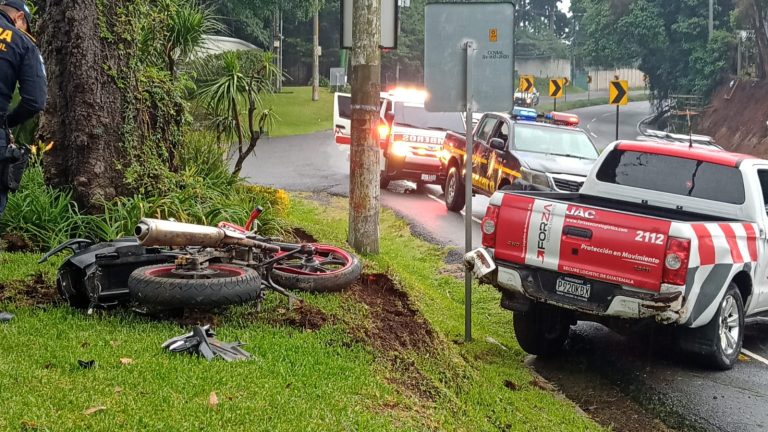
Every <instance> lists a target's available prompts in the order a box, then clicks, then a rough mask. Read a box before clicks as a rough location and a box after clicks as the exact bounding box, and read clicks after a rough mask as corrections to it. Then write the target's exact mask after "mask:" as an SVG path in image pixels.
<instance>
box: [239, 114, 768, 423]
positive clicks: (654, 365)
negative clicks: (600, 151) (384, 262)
mask: <svg viewBox="0 0 768 432" xmlns="http://www.w3.org/2000/svg"><path fill="white" fill-rule="evenodd" d="M573 112H575V113H577V114H578V115H579V116H580V117H581V120H582V124H581V126H582V128H584V130H585V131H587V132H588V133H589V134H590V136H591V137H592V139H593V140H594V141H595V144H596V145H597V146H598V148H603V147H605V146H606V145H608V144H609V143H610V142H612V141H613V140H614V138H615V133H616V130H615V128H616V123H615V115H616V110H615V107H612V106H597V107H590V108H583V109H578V110H574V111H573ZM649 112H650V107H649V105H648V103H646V102H634V103H630V104H629V105H627V106H625V107H622V108H621V111H620V116H619V120H620V124H619V136H620V138H621V139H633V138H635V137H636V135H637V129H636V127H637V123H638V122H639V121H640V120H642V119H643V118H645V117H646V116H648V114H649ZM242 174H243V176H244V177H246V178H247V179H248V180H249V181H251V182H253V183H257V184H263V185H270V186H275V187H280V188H284V189H287V190H292V191H313V192H327V193H330V194H333V195H342V196H346V195H348V193H349V162H348V160H347V154H346V151H343V150H340V149H339V148H338V147H337V146H336V145H335V144H334V142H333V134H332V133H331V132H330V131H328V132H320V133H316V134H311V135H304V136H295V137H285V138H265V139H263V140H262V141H261V142H259V145H258V146H257V148H256V151H255V154H254V156H253V157H252V158H250V159H249V160H248V161H247V162H246V164H245V166H244V167H243V171H242ZM381 202H382V204H383V205H384V206H386V207H388V208H391V209H392V210H394V211H395V212H396V213H397V214H399V215H400V216H402V217H403V218H405V219H406V220H407V221H408V222H409V223H410V224H411V225H412V229H413V231H414V232H415V234H417V235H419V236H420V237H423V238H426V239H428V240H430V241H433V242H435V243H439V244H442V245H445V246H453V247H456V248H458V249H463V248H464V230H463V227H464V220H463V217H462V216H461V215H460V214H457V213H453V212H449V211H447V210H446V208H445V205H444V204H443V202H442V192H441V190H440V188H439V187H436V186H428V187H427V188H426V191H424V192H416V190H415V185H414V184H412V183H408V182H392V184H391V185H390V186H389V188H388V189H387V190H384V191H382V195H381ZM487 204H488V200H487V198H485V197H480V196H476V197H474V198H473V208H474V209H473V214H472V215H473V218H474V219H475V222H474V223H473V239H474V241H473V244H474V246H477V245H479V239H480V230H479V220H480V219H481V218H482V217H483V215H484V214H485V208H486V206H487ZM511 321H512V320H511V316H510V328H511ZM666 334H667V332H666V331H665V329H664V328H657V327H651V328H643V329H640V330H637V331H634V332H633V333H631V334H629V335H623V336H622V335H619V334H617V333H614V332H612V331H610V330H608V329H606V328H605V327H603V326H601V325H598V324H593V323H586V322H585V323H579V324H578V325H577V326H575V327H574V328H573V329H572V330H571V337H570V339H569V342H568V344H567V346H566V350H565V352H564V353H563V355H561V356H559V357H558V358H556V359H546V360H545V359H536V358H534V359H532V361H531V362H530V363H531V364H532V365H533V367H534V368H535V369H536V370H537V371H538V372H539V373H540V374H542V375H543V376H545V377H547V378H548V379H550V380H552V381H554V382H555V384H557V380H558V379H559V378H558V377H562V376H563V374H570V376H571V378H573V376H579V375H581V374H584V372H587V371H588V372H596V373H598V374H600V375H601V376H603V377H605V378H606V379H607V380H608V381H609V382H611V383H612V384H613V385H615V386H616V387H618V388H619V389H621V391H622V392H623V393H624V394H625V395H627V396H629V397H631V398H632V399H633V400H634V401H635V402H637V403H638V404H639V405H641V406H642V407H643V408H645V409H646V410H648V411H650V412H652V413H654V414H655V415H657V416H658V417H659V418H660V419H661V420H662V421H664V422H665V423H667V424H668V425H669V426H671V427H674V428H676V429H678V430H686V431H687V430H705V431H734V432H736V431H768V324H756V325H752V326H750V327H748V329H747V332H746V334H745V338H744V348H745V349H746V353H747V354H746V355H742V356H741V357H740V361H739V362H738V364H737V365H736V367H735V368H734V369H733V370H731V371H727V372H715V371H711V370H708V369H706V368H704V367H701V366H700V365H697V364H696V363H694V362H692V361H691V359H690V358H686V357H685V356H684V355H682V354H679V353H677V352H676V350H675V349H674V346H673V345H672V344H671V342H670V341H669V340H668V337H667V336H666Z"/></svg>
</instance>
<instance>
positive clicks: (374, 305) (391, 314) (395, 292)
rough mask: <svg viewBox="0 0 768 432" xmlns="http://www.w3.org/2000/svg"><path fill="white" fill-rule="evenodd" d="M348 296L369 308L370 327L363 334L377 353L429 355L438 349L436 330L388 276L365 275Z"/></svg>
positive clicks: (348, 292)
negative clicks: (436, 345)
mask: <svg viewBox="0 0 768 432" xmlns="http://www.w3.org/2000/svg"><path fill="white" fill-rule="evenodd" d="M347 295H349V296H352V297H353V298H354V299H355V300H357V301H359V302H361V303H363V304H365V305H366V306H367V307H368V309H369V311H370V325H369V326H368V327H367V328H365V329H363V330H362V333H363V336H364V339H365V340H364V342H367V343H370V344H371V345H372V346H373V347H374V348H376V349H377V350H379V351H382V352H406V351H411V350H412V351H417V352H427V351H430V350H431V349H432V348H433V347H434V346H435V332H434V330H432V327H430V325H429V324H428V323H427V322H426V321H424V319H423V318H422V317H421V316H420V315H419V314H418V312H417V311H416V310H415V309H414V308H413V306H412V305H411V302H410V301H409V300H408V295H407V294H406V293H405V292H403V291H402V290H400V289H399V288H398V287H397V286H396V285H395V283H394V282H393V281H392V279H390V278H389V276H387V275H384V274H364V275H363V276H362V277H361V278H360V282H359V283H357V284H355V285H353V286H352V287H351V288H350V289H349V290H348V291H347Z"/></svg>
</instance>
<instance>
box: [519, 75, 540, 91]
mask: <svg viewBox="0 0 768 432" xmlns="http://www.w3.org/2000/svg"><path fill="white" fill-rule="evenodd" d="M535 82H536V78H534V76H533V75H521V76H520V85H519V86H518V87H517V88H518V89H520V91H521V92H523V93H530V92H532V91H533V87H534V83H535Z"/></svg>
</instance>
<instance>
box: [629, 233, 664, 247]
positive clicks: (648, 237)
mask: <svg viewBox="0 0 768 432" xmlns="http://www.w3.org/2000/svg"><path fill="white" fill-rule="evenodd" d="M664 238H665V236H664V234H656V233H652V232H648V231H637V235H636V236H635V241H641V242H646V243H654V244H660V245H663V244H664Z"/></svg>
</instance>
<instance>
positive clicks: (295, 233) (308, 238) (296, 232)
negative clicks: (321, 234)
mask: <svg viewBox="0 0 768 432" xmlns="http://www.w3.org/2000/svg"><path fill="white" fill-rule="evenodd" d="M288 234H289V235H290V236H291V237H293V238H294V239H296V241H298V242H300V243H317V239H316V238H315V236H313V235H312V234H310V233H308V232H306V231H304V230H303V229H301V228H291V230H290V231H289V232H288Z"/></svg>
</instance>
